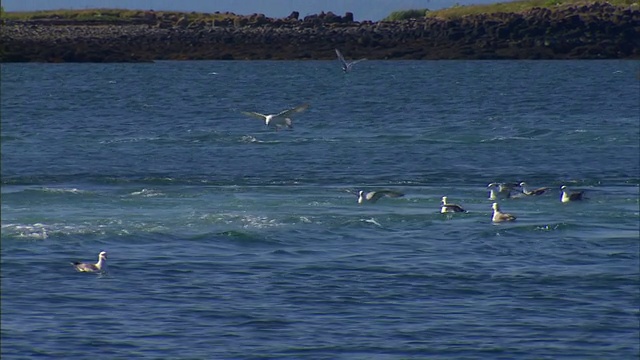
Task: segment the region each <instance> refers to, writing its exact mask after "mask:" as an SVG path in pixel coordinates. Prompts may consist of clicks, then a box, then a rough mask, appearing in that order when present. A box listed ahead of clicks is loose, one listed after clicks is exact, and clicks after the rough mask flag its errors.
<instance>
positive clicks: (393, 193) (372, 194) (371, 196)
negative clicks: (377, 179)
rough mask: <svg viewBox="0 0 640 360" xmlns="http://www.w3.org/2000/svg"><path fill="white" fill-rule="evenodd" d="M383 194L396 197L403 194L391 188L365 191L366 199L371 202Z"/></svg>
mask: <svg viewBox="0 0 640 360" xmlns="http://www.w3.org/2000/svg"><path fill="white" fill-rule="evenodd" d="M383 196H388V197H392V198H397V197H401V196H404V194H403V193H401V192H397V191H392V190H379V191H372V192H370V193H367V195H366V197H367V200H369V201H372V202H376V201H378V199H380V198H381V197H383Z"/></svg>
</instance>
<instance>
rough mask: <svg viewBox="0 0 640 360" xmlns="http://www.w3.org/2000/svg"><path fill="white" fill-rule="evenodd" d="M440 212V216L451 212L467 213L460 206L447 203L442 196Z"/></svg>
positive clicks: (445, 198)
mask: <svg viewBox="0 0 640 360" xmlns="http://www.w3.org/2000/svg"><path fill="white" fill-rule="evenodd" d="M440 212H441V213H442V214H444V213H451V212H467V210H465V209H463V208H462V206H460V205H457V204H449V203H448V202H447V197H446V196H443V197H442V207H441V208H440Z"/></svg>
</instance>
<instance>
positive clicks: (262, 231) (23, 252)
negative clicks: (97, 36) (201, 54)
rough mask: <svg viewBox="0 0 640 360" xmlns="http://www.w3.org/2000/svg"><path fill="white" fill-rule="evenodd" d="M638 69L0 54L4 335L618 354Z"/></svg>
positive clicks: (635, 280) (634, 278)
mask: <svg viewBox="0 0 640 360" xmlns="http://www.w3.org/2000/svg"><path fill="white" fill-rule="evenodd" d="M638 71H639V65H638V62H631V61H590V62H579V61H578V62H573V61H566V62H546V61H535V62H533V61H532V62H529V61H517V62H515V61H514V62H511V61H501V62H480V61H474V62H466V61H455V62H448V61H433V62H430V61H424V62H409V61H407V62H403V61H367V62H363V63H360V64H358V65H357V66H356V67H354V71H353V72H351V73H347V74H344V73H342V72H341V70H340V68H339V65H338V64H337V63H336V62H329V61H317V62H316V61H301V62H290V61H287V62H284V61H283V62H267V61H261V62H250V61H246V62H242V61H231V62H225V61H219V62H159V63H155V64H111V65H102V64H82V65H80V64H58V65H54V64H4V65H3V66H2V113H1V115H2V139H1V140H2V272H1V276H2V301H1V306H2V309H1V310H2V341H1V346H2V357H3V359H19V358H33V357H43V358H59V359H62V358H74V357H75V358H90V357H96V358H104V359H115V358H127V359H134V358H165V359H172V358H173V359H177V358H184V359H186V358H189V359H196V358H199V359H213V358H218V359H223V358H261V359H265V358H274V359H275V358H278V359H281V358H292V359H300V358H310V359H372V358H375V359H400V358H402V359H409V358H411V359H414V358H415V359H424V358H429V359H497V358H501V359H568V358H572V359H634V358H635V359H637V357H638V355H639V343H638V336H639V325H638V315H639V306H640V290H639V286H640V280H639V270H638V269H639V256H638V246H639V239H638V237H639V220H640V215H639V193H638V186H639V184H640V165H639V163H640V155H639V151H640V146H639V135H640V134H639V132H640V131H639V128H640V125H639V121H640V119H639V114H640V105H639V101H638V99H639V98H640V88H639V86H640V82H639V80H638V78H637V76H638V75H637V74H638ZM302 103H309V104H310V105H311V106H310V108H309V110H307V111H306V112H304V113H301V114H298V115H297V116H296V117H294V128H293V130H284V131H278V132H276V131H274V130H273V129H267V128H266V127H265V125H264V123H262V122H261V121H260V120H257V119H254V118H250V117H246V116H244V115H242V114H241V113H240V111H257V112H263V113H276V112H279V111H281V110H284V109H286V108H288V107H292V106H296V105H300V104H302ZM494 181H508V182H517V181H527V182H528V183H529V184H530V185H532V186H535V187H538V186H548V187H551V188H552V191H550V192H549V193H547V194H545V195H542V196H539V197H526V198H512V199H506V200H501V201H500V203H501V206H502V210H503V211H505V212H509V213H512V214H514V215H516V216H517V217H518V219H517V220H516V221H515V222H514V223H503V224H498V225H494V224H492V223H491V221H490V217H491V203H492V202H491V201H490V200H488V198H487V197H488V191H487V189H486V186H487V184H488V183H490V182H494ZM562 185H567V186H569V187H570V188H571V189H573V190H585V191H586V196H587V197H588V199H587V200H585V201H583V202H580V203H569V204H563V203H561V202H560V192H559V189H560V186H562ZM354 189H365V190H375V189H394V190H398V191H402V192H404V193H405V194H406V195H405V196H404V197H402V198H397V199H390V198H383V199H382V200H380V201H379V202H378V203H376V204H373V205H358V204H357V202H356V197H355V196H354V195H352V194H350V193H349V192H347V191H346V190H354ZM444 195H447V196H448V198H449V201H451V202H455V203H458V204H460V205H462V206H463V207H465V208H466V209H467V210H468V211H469V212H468V213H466V214H453V215H442V214H440V213H439V210H440V206H439V205H440V199H441V197H442V196H444ZM102 250H105V251H107V252H108V263H109V266H108V271H107V272H106V273H105V274H103V275H94V274H83V273H77V272H75V271H74V270H73V268H72V266H71V265H70V264H69V262H71V261H78V260H82V261H91V262H95V261H96V260H97V254H98V253H99V252H100V251H102Z"/></svg>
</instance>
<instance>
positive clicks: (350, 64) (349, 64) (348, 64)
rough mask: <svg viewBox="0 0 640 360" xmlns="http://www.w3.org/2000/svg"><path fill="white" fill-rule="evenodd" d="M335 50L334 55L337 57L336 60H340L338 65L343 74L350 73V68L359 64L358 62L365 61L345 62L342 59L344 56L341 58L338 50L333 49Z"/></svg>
mask: <svg viewBox="0 0 640 360" xmlns="http://www.w3.org/2000/svg"><path fill="white" fill-rule="evenodd" d="M335 50H336V55H338V60H340V64H341V65H342V71H344V72H349V71H351V68H352V67H353V65H355V64H357V63H359V62H360V61H364V60H367V59H360V60H354V61H346V60H345V59H344V56H342V53H341V52H340V50H338V49H335Z"/></svg>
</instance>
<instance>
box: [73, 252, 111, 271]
mask: <svg viewBox="0 0 640 360" xmlns="http://www.w3.org/2000/svg"><path fill="white" fill-rule="evenodd" d="M71 265H73V267H74V268H75V269H76V270H78V271H80V272H100V271H103V269H104V268H105V267H106V266H107V253H106V252H105V251H101V252H100V254H98V262H97V263H95V264H90V263H82V262H72V263H71Z"/></svg>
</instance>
